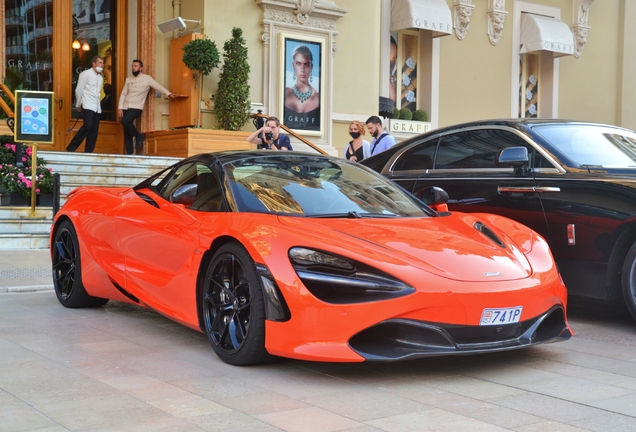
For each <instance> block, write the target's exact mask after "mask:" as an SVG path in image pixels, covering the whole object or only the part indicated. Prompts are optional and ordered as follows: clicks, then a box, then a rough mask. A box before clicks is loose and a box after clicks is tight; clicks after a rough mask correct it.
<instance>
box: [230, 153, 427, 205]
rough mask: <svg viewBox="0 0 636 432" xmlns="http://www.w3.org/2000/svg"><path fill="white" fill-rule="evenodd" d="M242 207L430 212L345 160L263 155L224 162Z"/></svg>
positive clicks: (414, 200)
mask: <svg viewBox="0 0 636 432" xmlns="http://www.w3.org/2000/svg"><path fill="white" fill-rule="evenodd" d="M223 168H224V170H225V172H226V174H227V179H228V183H229V186H230V189H231V191H232V195H233V198H234V201H235V203H236V206H237V210H238V211H242V212H259V213H274V214H279V215H281V214H282V215H296V216H313V217H369V216H372V217H396V216H417V217H423V216H428V213H426V212H425V210H424V209H423V204H421V203H420V202H418V201H417V200H416V199H415V198H413V197H412V196H411V195H409V194H408V193H406V192H404V191H403V190H402V189H400V188H399V187H398V186H396V185H394V184H393V183H391V182H390V181H389V180H387V179H385V178H384V177H381V176H380V175H379V174H376V173H374V172H372V171H370V170H368V169H367V168H364V167H361V166H359V165H356V164H354V163H351V162H347V161H345V160H344V159H343V160H338V159H335V158H334V159H331V158H325V157H320V156H318V157H316V156H308V155H302V156H301V155H298V156H293V155H288V156H287V155H286V156H263V157H254V158H250V159H244V160H240V161H236V162H232V163H226V164H225V165H224V166H223Z"/></svg>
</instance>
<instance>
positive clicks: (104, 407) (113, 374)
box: [0, 252, 636, 432]
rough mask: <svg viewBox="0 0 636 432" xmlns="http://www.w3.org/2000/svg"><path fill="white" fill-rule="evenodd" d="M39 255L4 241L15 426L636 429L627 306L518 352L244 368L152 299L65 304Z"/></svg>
mask: <svg viewBox="0 0 636 432" xmlns="http://www.w3.org/2000/svg"><path fill="white" fill-rule="evenodd" d="M27 255H28V257H22V259H23V261H21V263H22V264H20V265H18V266H21V267H22V269H24V270H25V271H26V272H25V273H24V275H25V276H24V277H22V278H21V277H7V275H11V274H15V273H10V272H9V270H10V269H11V268H13V269H15V267H16V265H17V264H15V263H14V260H12V259H9V258H8V257H7V254H0V272H1V273H0V275H1V279H0V288H2V287H5V288H6V289H5V290H4V292H2V291H0V431H3V432H4V431H39V432H44V431H46V432H57V431H302V432H311V431H340V430H346V431H358V432H366V431H399V432H402V431H460V432H472V431H488V432H496V431H505V430H511V431H520V432H534V431H542V432H552V431H563V432H570V431H612V432H619V431H630V432H632V431H635V430H636V322H634V321H633V320H632V319H631V318H630V317H628V316H627V315H626V314H625V313H598V312H591V311H590V310H586V309H582V308H577V309H574V310H571V311H570V321H571V324H572V327H573V328H574V330H575V332H576V333H577V334H576V336H575V337H574V338H572V339H571V340H570V341H567V342H562V343H557V344H550V345H543V346H540V347H535V348H530V349H525V350H520V351H514V352H507V353H499V354H489V355H480V356H464V357H438V358H432V359H420V360H415V361H410V362H400V363H390V364H380V363H366V364H332V363H311V362H302V361H294V360H280V361H278V362H275V363H273V364H268V365H263V366H258V367H243V368H241V367H233V366H229V365H226V364H224V363H223V362H221V361H220V360H219V359H218V358H217V357H216V356H215V354H214V352H213V351H212V348H211V347H210V344H209V342H208V341H207V339H206V338H205V337H204V336H203V335H202V334H200V333H198V332H196V331H193V330H189V329H187V328H185V327H182V326H180V325H178V324H175V323H173V322H171V321H169V320H167V319H165V318H163V317H162V316H160V315H158V314H155V313H153V312H150V311H147V310H143V309H140V308H138V307H135V306H130V305H126V304H122V303H114V302H111V303H109V304H108V305H107V306H106V307H104V308H99V309H81V310H72V309H65V308H63V307H62V306H61V305H60V304H59V303H58V302H57V299H56V298H55V295H54V293H53V292H52V291H51V290H50V283H49V285H48V286H49V287H48V288H47V280H46V278H42V279H41V276H38V275H39V273H38V271H36V270H33V271H32V272H31V273H29V271H28V270H26V269H29V268H31V269H42V268H47V267H48V265H49V264H48V255H46V254H39V252H35V253H31V254H27ZM15 257H16V255H13V258H15ZM24 260H27V261H28V260H31V261H29V263H30V264H29V265H26V264H25V261H24ZM8 263H14V264H8ZM20 287H22V288H20ZM25 287H32V288H33V289H39V290H40V291H30V290H29V289H27V288H25ZM21 291H27V292H21Z"/></svg>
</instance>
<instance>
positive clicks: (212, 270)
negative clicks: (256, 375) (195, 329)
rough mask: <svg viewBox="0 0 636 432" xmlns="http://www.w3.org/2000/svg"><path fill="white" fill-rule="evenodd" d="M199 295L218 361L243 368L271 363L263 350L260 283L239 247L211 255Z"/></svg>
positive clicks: (231, 246)
mask: <svg viewBox="0 0 636 432" xmlns="http://www.w3.org/2000/svg"><path fill="white" fill-rule="evenodd" d="M202 295H203V298H202V299H201V300H202V301H201V305H202V308H203V311H202V312H203V323H204V330H205V332H206V334H207V335H208V338H209V339H210V342H211V343H212V347H213V348H214V351H215V352H216V354H217V355H218V356H219V357H220V358H221V360H223V361H224V362H226V363H229V364H232V365H236V366H245V365H252V364H258V363H263V362H265V361H268V360H270V359H271V356H270V355H269V354H268V353H267V350H266V349H265V307H264V303H263V291H262V287H261V283H260V280H259V277H258V274H257V273H256V267H255V265H254V261H253V260H252V258H251V257H250V256H249V254H248V253H247V251H246V250H245V249H244V248H243V247H242V246H240V245H239V244H237V243H228V244H226V245H223V246H222V247H221V248H219V250H218V251H217V252H216V253H215V254H214V256H213V257H212V260H211V262H210V265H209V266H208V269H207V272H206V275H205V282H204V287H203V292H202Z"/></svg>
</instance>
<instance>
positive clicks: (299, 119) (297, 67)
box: [283, 45, 320, 131]
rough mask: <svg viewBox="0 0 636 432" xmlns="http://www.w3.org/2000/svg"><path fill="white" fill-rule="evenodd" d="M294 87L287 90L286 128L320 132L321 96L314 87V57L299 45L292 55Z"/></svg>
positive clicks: (307, 49)
mask: <svg viewBox="0 0 636 432" xmlns="http://www.w3.org/2000/svg"><path fill="white" fill-rule="evenodd" d="M291 60H292V67H293V75H294V81H295V82H294V85H293V86H292V87H291V88H290V87H286V88H285V113H284V115H285V118H284V122H283V123H284V124H285V126H287V127H289V128H291V129H300V130H309V131H314V130H315V131H317V130H320V94H319V93H318V90H317V89H316V88H314V87H313V86H312V81H313V77H312V71H313V68H314V62H313V55H312V53H311V51H310V49H309V48H308V47H307V46H306V45H298V46H297V47H296V48H295V49H294V53H293V55H292V58H291Z"/></svg>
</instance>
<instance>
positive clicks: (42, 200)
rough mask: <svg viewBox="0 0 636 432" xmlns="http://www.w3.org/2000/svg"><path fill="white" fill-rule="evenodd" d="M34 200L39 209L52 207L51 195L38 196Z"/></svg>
mask: <svg viewBox="0 0 636 432" xmlns="http://www.w3.org/2000/svg"><path fill="white" fill-rule="evenodd" d="M36 200H37V205H38V206H39V207H53V194H40V195H38V196H37V198H36ZM29 204H31V203H30V202H29Z"/></svg>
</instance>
